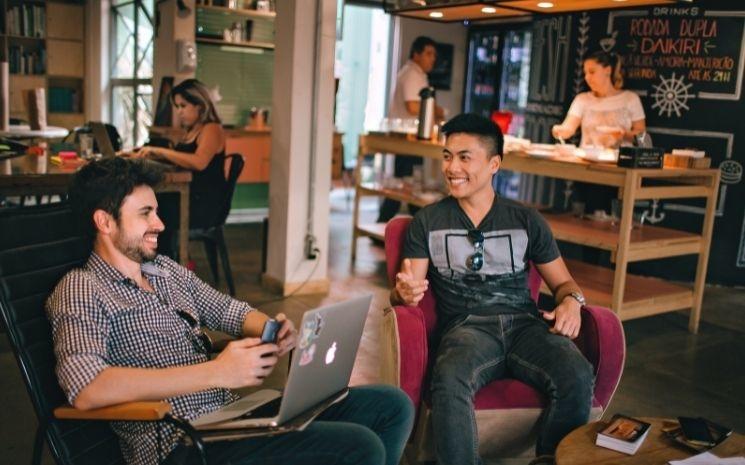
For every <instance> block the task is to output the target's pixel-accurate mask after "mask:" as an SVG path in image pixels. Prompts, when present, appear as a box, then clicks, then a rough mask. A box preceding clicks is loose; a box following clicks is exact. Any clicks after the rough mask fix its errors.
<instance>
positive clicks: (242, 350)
mask: <svg viewBox="0 0 745 465" xmlns="http://www.w3.org/2000/svg"><path fill="white" fill-rule="evenodd" d="M278 352H279V347H278V346H277V345H276V344H262V343H261V339H259V338H255V337H247V338H244V339H239V340H237V341H232V342H230V343H229V344H228V345H227V346H226V347H225V349H224V350H223V351H222V352H220V355H218V356H217V357H216V358H215V360H213V363H214V364H215V366H216V367H217V381H218V382H217V384H218V386H219V387H224V388H232V389H235V388H241V387H245V386H259V385H260V384H261V383H263V382H264V378H266V377H267V376H269V374H270V373H271V372H272V370H273V369H274V365H276V364H277V358H278V357H277V353H278Z"/></svg>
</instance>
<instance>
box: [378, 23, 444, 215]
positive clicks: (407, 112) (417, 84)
mask: <svg viewBox="0 0 745 465" xmlns="http://www.w3.org/2000/svg"><path fill="white" fill-rule="evenodd" d="M436 59H437V50H436V49H435V41H434V40H432V39H430V38H429V37H426V36H419V37H417V38H416V39H414V42H413V43H412V44H411V50H410V51H409V60H408V61H407V62H406V64H405V65H404V66H403V67H402V68H401V70H400V71H399V72H398V75H397V76H396V86H395V88H394V90H393V97H392V98H391V103H390V105H389V107H388V118H389V119H396V118H400V119H415V118H418V117H419V92H420V91H421V90H422V89H423V88H425V87H429V79H428V78H427V73H429V72H430V71H432V68H434V66H435V60H436ZM435 117H436V118H437V119H442V118H444V117H445V112H444V110H443V109H442V107H440V106H435ZM395 163H396V164H395V168H394V171H393V174H394V175H395V176H396V177H401V176H411V174H412V171H413V167H414V166H415V165H420V164H421V163H422V159H421V158H420V157H409V156H400V155H399V156H397V157H396V160H395ZM400 206H401V203H400V202H398V201H396V200H391V199H385V200H384V201H383V203H382V204H381V205H380V213H379V215H378V222H379V223H385V222H387V221H388V220H390V219H391V218H393V216H394V215H395V214H396V213H397V212H398V209H399V207H400ZM414 208H415V207H413V206H409V210H410V211H411V210H413V209H414ZM411 213H412V214H413V213H414V211H411Z"/></svg>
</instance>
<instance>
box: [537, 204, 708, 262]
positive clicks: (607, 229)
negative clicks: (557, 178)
mask: <svg viewBox="0 0 745 465" xmlns="http://www.w3.org/2000/svg"><path fill="white" fill-rule="evenodd" d="M541 215H542V216H543V217H544V218H545V219H546V221H547V222H548V224H549V226H551V231H552V232H553V233H554V237H556V239H557V240H561V241H565V242H571V243H573V244H581V245H586V246H589V247H596V248H598V249H602V250H608V251H610V252H612V253H615V252H616V251H617V250H618V241H619V224H618V222H616V223H611V222H610V221H594V220H592V219H588V218H586V217H585V218H578V217H576V216H574V215H571V214H551V213H545V212H541ZM701 245H702V238H701V235H699V234H693V233H689V232H685V231H678V230H675V229H669V228H661V227H659V226H652V225H646V224H645V225H641V226H640V225H638V224H635V225H634V226H633V228H632V230H631V238H630V242H629V251H628V254H629V255H628V261H630V262H634V261H640V260H651V259H654V258H664V257H672V256H678V255H687V254H697V253H699V252H700V251H701Z"/></svg>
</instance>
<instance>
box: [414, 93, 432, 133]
mask: <svg viewBox="0 0 745 465" xmlns="http://www.w3.org/2000/svg"><path fill="white" fill-rule="evenodd" d="M434 123H435V88H434V87H424V88H423V89H422V90H420V91H419V126H418V128H417V131H416V137H417V139H431V138H432V125H433V124H434Z"/></svg>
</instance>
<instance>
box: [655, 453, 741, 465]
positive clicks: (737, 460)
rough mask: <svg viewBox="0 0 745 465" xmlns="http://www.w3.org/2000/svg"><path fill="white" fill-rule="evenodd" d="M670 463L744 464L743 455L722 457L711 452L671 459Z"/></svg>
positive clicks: (690, 464)
mask: <svg viewBox="0 0 745 465" xmlns="http://www.w3.org/2000/svg"><path fill="white" fill-rule="evenodd" d="M669 463H670V465H745V457H730V458H727V459H722V458H719V457H717V456H716V455H714V454H712V453H711V452H703V453H701V454H698V455H694V456H693V457H688V458H687V459H684V460H671V461H670V462H669Z"/></svg>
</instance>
